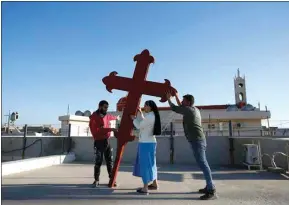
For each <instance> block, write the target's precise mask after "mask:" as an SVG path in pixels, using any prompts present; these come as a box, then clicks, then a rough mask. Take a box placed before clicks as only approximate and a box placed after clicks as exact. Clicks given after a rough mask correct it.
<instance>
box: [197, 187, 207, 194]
mask: <svg viewBox="0 0 289 205" xmlns="http://www.w3.org/2000/svg"><path fill="white" fill-rule="evenodd" d="M207 191H208V189H207V187H205V188H203V189H199V193H200V194H205V193H207Z"/></svg>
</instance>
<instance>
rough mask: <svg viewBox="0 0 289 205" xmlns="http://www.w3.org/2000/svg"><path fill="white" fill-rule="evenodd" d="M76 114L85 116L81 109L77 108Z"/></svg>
mask: <svg viewBox="0 0 289 205" xmlns="http://www.w3.org/2000/svg"><path fill="white" fill-rule="evenodd" d="M75 115H77V116H83V113H82V112H81V111H80V110H77V111H76V112H75Z"/></svg>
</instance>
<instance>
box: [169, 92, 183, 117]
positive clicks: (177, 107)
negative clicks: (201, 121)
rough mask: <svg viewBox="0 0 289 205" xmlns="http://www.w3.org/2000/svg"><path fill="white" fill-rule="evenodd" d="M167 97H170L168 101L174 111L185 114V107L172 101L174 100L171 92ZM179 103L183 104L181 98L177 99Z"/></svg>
mask: <svg viewBox="0 0 289 205" xmlns="http://www.w3.org/2000/svg"><path fill="white" fill-rule="evenodd" d="M167 98H168V102H169V105H170V107H171V109H172V111H174V112H176V113H179V114H184V113H185V108H184V107H183V106H177V105H175V104H174V103H173V102H172V100H171V98H172V96H171V94H170V93H167ZM177 103H178V104H179V105H180V104H181V102H180V100H179V99H178V100H177Z"/></svg>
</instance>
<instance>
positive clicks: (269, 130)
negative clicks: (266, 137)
mask: <svg viewBox="0 0 289 205" xmlns="http://www.w3.org/2000/svg"><path fill="white" fill-rule="evenodd" d="M265 109H266V112H268V109H267V105H266V106H265ZM267 124H268V132H269V134H270V135H271V129H270V123H269V117H267Z"/></svg>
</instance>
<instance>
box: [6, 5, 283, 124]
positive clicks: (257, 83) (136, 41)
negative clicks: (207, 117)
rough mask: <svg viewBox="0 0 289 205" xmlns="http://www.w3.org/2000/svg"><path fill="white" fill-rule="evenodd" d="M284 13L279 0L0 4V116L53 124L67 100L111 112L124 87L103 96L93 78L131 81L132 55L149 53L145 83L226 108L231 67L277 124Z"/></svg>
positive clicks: (99, 82)
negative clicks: (104, 105) (102, 104)
mask: <svg viewBox="0 0 289 205" xmlns="http://www.w3.org/2000/svg"><path fill="white" fill-rule="evenodd" d="M288 10H289V3H288V2H170V3H169V2H118V3H116V2H2V121H3V120H5V118H4V117H3V115H4V114H7V113H8V112H9V110H11V111H17V112H18V113H19V120H18V121H17V123H16V124H35V125H36V124H59V123H60V122H59V121H58V116H61V115H65V114H66V113H67V107H68V104H69V106H70V114H74V113H75V111H77V110H81V111H85V110H90V111H93V110H95V109H97V106H98V102H99V101H100V100H103V99H105V100H107V101H109V103H110V110H115V109H116V103H117V101H118V100H119V99H120V98H121V97H124V96H125V95H126V92H124V91H119V90H113V93H109V92H107V91H106V89H105V86H104V84H103V83H102V78H103V77H105V76H107V75H108V74H109V73H110V72H112V71H117V72H118V73H119V74H118V75H119V76H124V77H132V75H133V71H134V67H135V63H134V62H133V57H134V56H135V55H136V54H138V53H140V52H141V51H142V50H144V49H148V50H149V51H150V53H151V55H152V56H154V58H155V63H154V64H153V65H151V67H150V70H149V74H148V78H147V79H148V80H150V81H156V82H164V79H169V80H170V81H171V83H172V86H173V87H175V88H176V89H177V90H178V92H179V94H180V95H183V94H187V93H191V94H193V95H194V96H195V101H196V105H212V104H234V103H235V97H234V84H233V78H234V76H235V75H236V73H237V69H238V68H240V72H241V75H245V76H246V87H247V101H248V103H250V104H253V105H254V106H256V107H257V106H258V102H260V105H261V109H265V106H267V107H268V109H269V110H270V111H271V115H272V118H271V119H272V122H273V124H272V123H271V125H273V126H274V125H275V124H276V125H277V124H280V121H279V120H289V108H288V105H289V92H288V90H287V89H288V87H289V81H288V76H289V12H288ZM148 99H152V100H155V101H159V98H154V97H150V96H143V97H142V103H144V101H145V100H148ZM158 105H159V106H168V104H167V103H158ZM281 123H282V122H281Z"/></svg>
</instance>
